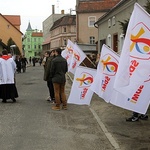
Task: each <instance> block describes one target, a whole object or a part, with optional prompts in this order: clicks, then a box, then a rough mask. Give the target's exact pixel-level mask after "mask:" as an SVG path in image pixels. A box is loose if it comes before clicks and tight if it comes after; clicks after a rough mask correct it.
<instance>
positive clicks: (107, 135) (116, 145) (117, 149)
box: [90, 108, 120, 150]
mask: <svg viewBox="0 0 150 150" xmlns="http://www.w3.org/2000/svg"><path fill="white" fill-rule="evenodd" d="M90 110H91V112H92V114H93V116H94V117H95V119H96V120H97V122H98V124H99V126H100V127H101V129H102V131H103V132H104V134H105V136H106V137H107V139H108V140H109V142H110V143H111V145H112V146H113V147H114V148H115V150H120V146H119V144H118V143H117V142H116V140H115V139H114V138H113V136H112V134H111V133H109V132H108V130H107V128H106V127H105V125H104V123H103V122H102V120H101V119H100V118H99V116H98V115H97V113H96V112H95V111H94V110H93V109H92V108H90Z"/></svg>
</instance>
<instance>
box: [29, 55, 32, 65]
mask: <svg viewBox="0 0 150 150" xmlns="http://www.w3.org/2000/svg"><path fill="white" fill-rule="evenodd" d="M31 61H32V58H31V56H30V57H29V63H30V65H31Z"/></svg>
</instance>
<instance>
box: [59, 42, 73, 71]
mask: <svg viewBox="0 0 150 150" xmlns="http://www.w3.org/2000/svg"><path fill="white" fill-rule="evenodd" d="M73 47H74V43H72V41H70V40H69V39H68V43H67V46H66V48H65V49H64V50H63V51H62V53H61V55H62V57H64V58H65V59H66V60H67V64H68V72H69V71H70V70H69V69H70V63H71V60H72V57H73V51H74V50H73Z"/></svg>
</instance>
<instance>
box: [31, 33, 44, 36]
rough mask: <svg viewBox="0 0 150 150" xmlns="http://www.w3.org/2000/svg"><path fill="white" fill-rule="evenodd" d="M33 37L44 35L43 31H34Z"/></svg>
mask: <svg viewBox="0 0 150 150" xmlns="http://www.w3.org/2000/svg"><path fill="white" fill-rule="evenodd" d="M32 37H43V33H42V32H33V33H32Z"/></svg>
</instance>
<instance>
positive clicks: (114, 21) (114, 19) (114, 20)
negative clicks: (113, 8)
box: [112, 16, 116, 26]
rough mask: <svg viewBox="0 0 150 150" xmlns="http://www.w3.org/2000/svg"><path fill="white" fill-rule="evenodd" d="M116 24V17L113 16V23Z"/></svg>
mask: <svg viewBox="0 0 150 150" xmlns="http://www.w3.org/2000/svg"><path fill="white" fill-rule="evenodd" d="M115 24H116V17H115V16H113V17H112V25H113V26H115Z"/></svg>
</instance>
